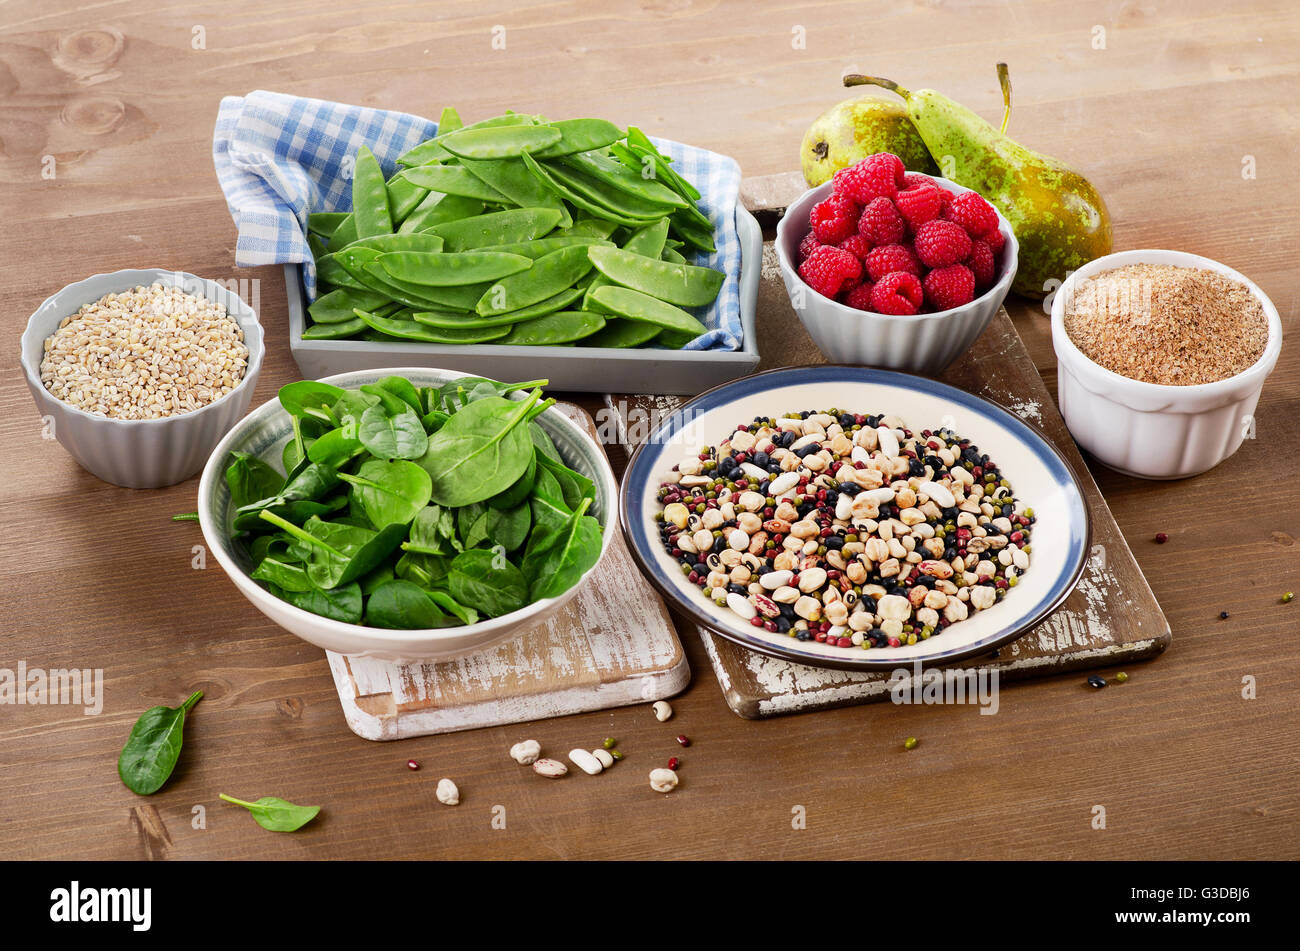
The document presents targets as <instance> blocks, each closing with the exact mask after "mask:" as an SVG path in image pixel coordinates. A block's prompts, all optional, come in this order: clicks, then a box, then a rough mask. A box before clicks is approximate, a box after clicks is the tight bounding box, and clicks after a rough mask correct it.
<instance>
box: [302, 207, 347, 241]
mask: <svg viewBox="0 0 1300 951" xmlns="http://www.w3.org/2000/svg"><path fill="white" fill-rule="evenodd" d="M347 216H348V212H346V211H314V212H312V213H311V214H309V215H308V216H307V230H308V231H311V232H312V233H314V234H318V235H320V236H321V237H322V238H325V239H327V240H328V239H329V237H330V236H331V235H333V234H334V232H335V231H337V230H338V227H339V225H341V224H342V223H343V219H344V218H346V217H347Z"/></svg>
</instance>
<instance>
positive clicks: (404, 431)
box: [357, 394, 429, 459]
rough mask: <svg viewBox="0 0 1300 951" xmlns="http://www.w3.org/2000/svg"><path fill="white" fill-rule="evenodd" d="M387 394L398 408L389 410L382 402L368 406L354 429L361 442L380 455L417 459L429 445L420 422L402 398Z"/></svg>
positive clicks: (382, 457)
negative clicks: (359, 427) (398, 405)
mask: <svg viewBox="0 0 1300 951" xmlns="http://www.w3.org/2000/svg"><path fill="white" fill-rule="evenodd" d="M389 398H390V399H392V400H394V401H396V402H397V403H398V404H400V406H401V407H402V408H401V409H400V410H398V411H397V412H391V411H390V410H389V409H388V407H387V406H386V405H385V404H384V403H383V402H379V403H376V404H375V405H374V406H370V407H368V408H367V409H366V411H365V412H364V413H362V414H361V429H360V431H359V432H358V433H357V436H358V438H359V439H360V440H361V445H363V446H365V447H366V449H367V450H369V451H370V452H371V453H372V454H373V455H376V456H378V457H379V458H380V459H419V458H420V457H421V456H423V455H424V454H425V451H426V450H427V449H428V448H429V437H428V434H426V433H425V431H424V423H423V422H421V420H420V416H419V414H418V413H416V411H415V410H413V409H411V407H409V406H407V405H406V403H405V402H403V401H401V400H398V399H397V397H395V396H392V395H391V394H389Z"/></svg>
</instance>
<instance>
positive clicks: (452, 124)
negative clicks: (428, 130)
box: [438, 106, 465, 135]
mask: <svg viewBox="0 0 1300 951" xmlns="http://www.w3.org/2000/svg"><path fill="white" fill-rule="evenodd" d="M463 128H465V123H463V122H461V121H460V113H459V112H457V111H456V110H455V109H454V108H452V107H451V106H443V107H442V115H440V116H439V117H438V134H439V135H447V134H448V133H451V132H455V131H456V130H457V129H463Z"/></svg>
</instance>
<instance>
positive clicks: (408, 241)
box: [344, 232, 443, 254]
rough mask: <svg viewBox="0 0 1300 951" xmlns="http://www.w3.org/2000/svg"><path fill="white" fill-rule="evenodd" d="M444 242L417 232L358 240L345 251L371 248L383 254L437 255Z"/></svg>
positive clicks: (431, 235)
mask: <svg viewBox="0 0 1300 951" xmlns="http://www.w3.org/2000/svg"><path fill="white" fill-rule="evenodd" d="M442 246H443V240H442V238H440V237H438V236H437V235H436V234H424V233H423V232H415V233H408V234H377V235H375V236H374V237H372V238H358V239H357V240H356V241H353V242H352V243H351V244H349V245H348V246H347V248H345V249H344V250H351V249H353V248H371V249H373V250H375V251H378V252H380V253H383V252H385V251H423V252H425V253H427V254H437V253H438V252H439V251H441V250H442Z"/></svg>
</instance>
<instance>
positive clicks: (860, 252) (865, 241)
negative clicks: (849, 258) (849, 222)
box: [839, 234, 872, 261]
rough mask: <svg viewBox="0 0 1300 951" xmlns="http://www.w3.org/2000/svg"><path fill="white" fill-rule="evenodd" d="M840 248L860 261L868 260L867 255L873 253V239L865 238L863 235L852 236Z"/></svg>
mask: <svg viewBox="0 0 1300 951" xmlns="http://www.w3.org/2000/svg"><path fill="white" fill-rule="evenodd" d="M839 246H840V247H841V248H843V249H844V250H845V251H847V252H849V254H851V255H853V256H854V257H855V258H857V259H858V260H859V261H864V260H866V257H867V255H868V254H869V253H870V252H871V247H872V245H871V239H870V238H864V237H863V236H862V235H861V234H851V235H849V236H848V237H847V238H845V239H844V240H843V241H841V242H840V244H839Z"/></svg>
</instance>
